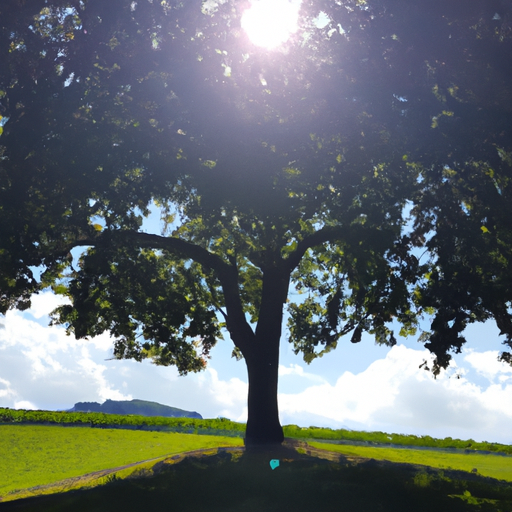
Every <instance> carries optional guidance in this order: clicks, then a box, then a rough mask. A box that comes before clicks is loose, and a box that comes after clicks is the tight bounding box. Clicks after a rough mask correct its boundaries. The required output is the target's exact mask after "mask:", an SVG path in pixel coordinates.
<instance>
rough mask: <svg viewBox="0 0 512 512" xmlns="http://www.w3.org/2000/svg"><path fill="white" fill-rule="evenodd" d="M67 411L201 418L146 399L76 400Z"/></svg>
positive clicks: (195, 414)
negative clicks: (102, 401)
mask: <svg viewBox="0 0 512 512" xmlns="http://www.w3.org/2000/svg"><path fill="white" fill-rule="evenodd" d="M67 412H104V413H106V414H137V415H139V416H164V417H166V418H197V419H200V420H202V419H203V417H202V416H201V415H200V414H199V413H197V412H190V411H184V410H183V409H177V408H176V407H169V406H168V405H162V404H159V403H157V402H148V401H146V400H107V401H106V402H104V403H102V404H99V403H98V402H77V403H76V404H75V405H74V407H73V408H72V409H69V411H67Z"/></svg>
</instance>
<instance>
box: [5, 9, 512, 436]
mask: <svg viewBox="0 0 512 512" xmlns="http://www.w3.org/2000/svg"><path fill="white" fill-rule="evenodd" d="M243 8H244V3H243V2H236V1H234V0H226V1H225V2H220V3H218V4H217V3H210V2H208V3H204V2H203V1H202V0H190V1H187V2H178V1H173V0H169V1H164V2H146V1H141V2H132V1H131V0H109V2H108V3H105V2H103V1H102V0H53V1H52V2H47V1H46V0H34V1H32V2H19V1H18V0H6V1H5V2H2V6H1V7H0V19H1V20H2V21H1V23H0V58H1V59H2V62H3V63H4V64H3V66H2V70H1V72H0V115H1V116H2V133H1V136H0V137H1V138H0V142H1V147H0V157H1V160H0V212H1V219H2V220H1V224H0V230H1V232H0V235H1V236H0V311H2V312H5V311H6V310H7V309H9V308H12V307H17V308H26V307H28V306H29V303H30V294H31V293H32V292H37V291H39V290H41V289H43V288H45V287H49V286H51V287H52V288H53V289H54V291H56V292H58V293H61V294H63V295H65V296H67V297H68V298H69V299H70V301H71V305H65V306H62V307H61V308H59V309H58V310H57V311H56V312H55V314H54V319H53V321H54V323H57V324H58V323H62V324H64V325H65V326H66V328H67V330H68V332H69V333H73V334H74V335H75V336H78V337H86V336H94V335H98V334H101V333H103V332H110V333H112V334H113V336H114V338H115V348H114V356H115V357H117V358H134V359H136V360H141V359H144V358H150V359H152V360H153V361H154V362H155V363H157V364H164V365H168V364H173V365H176V367H177V368H178V370H179V372H180V373H181V374H186V373H187V372H189V371H200V370H201V369H203V368H204V367H205V365H206V360H207V359H208V357H209V353H210V350H211V349H212V347H213V346H214V344H215V343H216V341H217V340H218V339H220V337H221V333H222V332H223V331H227V333H229V336H230V338H231V340H232V341H233V343H234V355H236V356H237V357H238V358H240V357H244V358H245V360H246V363H247V368H248V372H249V389H250V391H249V400H248V414H249V418H248V425H247V437H248V439H250V440H251V442H253V441H254V442H270V441H272V442H280V441H281V440H282V429H281V426H280V424H279V419H278V408H277V371H278V370H277V369H278V358H279V351H278V346H279V338H280V336H281V331H282V318H283V308H284V305H285V304H287V301H288V295H289V288H290V286H293V287H294V288H295V289H296V290H298V291H299V292H300V293H301V294H303V300H299V301H296V302H290V303H289V304H288V311H289V314H290V323H289V325H288V332H287V337H288V341H289V342H290V343H292V345H293V349H294V351H295V352H296V353H297V354H298V353H301V354H302V355H303V357H304V359H305V361H307V362H311V361H312V360H314V359H315V358H316V357H321V356H322V355H324V354H326V353H328V352H329V351H330V350H332V349H334V348H335V347H336V346H337V343H338V342H339V341H340V339H341V338H342V337H343V336H345V335H348V334H350V336H351V338H350V339H351V341H352V342H354V343H357V342H359V341H360V340H361V339H362V333H363V332H368V333H370V334H372V335H373V336H374V337H375V340H376V342H377V343H381V344H386V345H389V346H392V345H393V344H395V343H396V336H395V333H394V332H393V330H392V328H391V325H392V323H393V322H394V321H398V322H399V324H401V327H400V333H399V334H401V335H404V336H407V335H412V334H415V333H416V331H417V329H418V325H419V320H420V318H421V317H422V316H423V315H427V316H430V317H431V319H432V322H431V326H430V329H429V330H428V331H427V332H423V333H421V335H420V340H421V341H423V342H425V344H426V347H427V348H429V349H430V350H431V352H432V353H433V354H434V355H435V361H434V364H433V367H432V371H433V372H434V374H438V373H439V372H440V371H441V369H442V368H446V367H447V365H448V364H449V362H450V358H451V355H450V353H451V352H459V351H460V350H461V347H462V346H463V344H464V343H465V338H464V335H463V331H464V329H465V328H466V326H467V325H468V324H470V323H472V322H480V321H484V320H487V319H489V318H494V319H495V320H496V322H497V324H498V326H499V328H500V331H501V332H502V333H503V334H504V335H506V339H505V344H506V345H507V346H509V345H512V319H511V315H510V304H511V303H512V295H511V293H512V276H511V274H510V269H509V267H508V265H507V262H508V261H509V260H510V258H511V256H512V254H511V253H510V251H511V247H512V243H511V242H512V239H511V237H510V223H509V218H510V213H511V211H510V204H512V201H511V198H510V191H511V188H510V178H511V161H512V159H511V156H510V155H511V153H512V147H511V143H510V141H511V140H512V125H511V119H512V116H511V115H510V113H511V109H512V94H511V88H510V84H511V83H512V80H511V78H512V76H511V73H512V71H510V70H512V65H511V64H512V63H511V62H510V59H511V58H512V48H511V45H512V30H511V4H510V1H509V0H468V1H467V2H465V6H464V9H460V8H459V7H458V6H456V5H455V4H454V3H453V2H439V1H436V2H432V1H431V0H420V1H416V2H413V3H411V2H409V1H406V0H393V1H391V2H390V1H388V0H366V1H364V2H363V1H359V0H357V1H356V0H348V1H347V2H344V3H342V2H334V3H333V2H327V1H324V0H304V1H303V2H302V8H301V26H300V30H298V31H297V33H296V34H295V35H294V36H293V37H292V38H291V39H290V40H289V41H288V42H287V43H286V44H285V45H284V46H283V47H282V48H280V49H278V50H276V51H264V50H257V49H256V48H255V47H254V46H252V45H251V43H250V42H249V41H248V39H247V37H246V36H245V35H244V33H243V32H242V31H241V30H240V29H239V28H238V27H239V20H240V16H241V13H242V10H243ZM320 14H322V16H323V17H324V18H325V19H326V20H327V22H326V25H325V26H323V27H322V28H321V27H320V26H319V25H318V23H316V21H315V20H317V19H318V16H319V15H320ZM5 119H7V121H4V120H5ZM151 204H157V205H158V207H159V208H160V210H161V214H162V219H163V225H164V228H163V232H162V234H161V235H157V234H148V233H145V232H144V231H142V230H141V225H142V221H143V219H144V217H145V216H147V214H148V212H149V209H148V208H149V205H151ZM407 208H410V219H408V218H406V216H405V212H406V209H407ZM77 247H80V248H82V249H84V252H83V253H82V255H81V256H80V258H79V262H78V264H76V262H75V263H73V256H72V255H71V252H70V251H71V250H72V249H74V248H77ZM34 267H39V268H42V269H43V274H42V276H41V279H37V278H36V275H35V274H34ZM511 357H512V356H511V355H510V354H509V353H508V352H504V353H503V354H502V356H501V358H502V360H503V361H509V362H510V360H511ZM425 366H426V365H425Z"/></svg>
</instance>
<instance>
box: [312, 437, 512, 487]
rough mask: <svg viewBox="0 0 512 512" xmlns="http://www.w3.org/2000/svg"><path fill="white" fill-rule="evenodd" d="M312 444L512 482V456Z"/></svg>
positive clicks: (316, 446)
mask: <svg viewBox="0 0 512 512" xmlns="http://www.w3.org/2000/svg"><path fill="white" fill-rule="evenodd" d="M309 444H310V445H311V446H313V447H315V448H320V449H322V450H329V451H333V452H339V453H341V454H343V455H349V456H350V455H354V456H358V457H367V458H370V459H376V460H388V461H390V462H405V463H408V464H422V465H424V466H431V467H434V468H440V469H457V470H462V471H472V470H473V469H475V468H476V469H477V470H478V474H480V475H482V476H490V477H492V478H497V479H499V480H507V481H509V482H511V481H512V457H510V456H500V455H483V454H477V453H469V454H463V453H449V452H442V451H435V450H409V449H400V448H399V449H396V448H375V447H369V446H350V445H340V444H328V443H317V442H309Z"/></svg>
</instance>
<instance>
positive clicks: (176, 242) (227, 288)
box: [75, 231, 254, 352]
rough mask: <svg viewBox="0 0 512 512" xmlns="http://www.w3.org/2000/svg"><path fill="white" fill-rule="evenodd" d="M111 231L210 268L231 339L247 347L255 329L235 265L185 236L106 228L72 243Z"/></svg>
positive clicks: (93, 242)
mask: <svg viewBox="0 0 512 512" xmlns="http://www.w3.org/2000/svg"><path fill="white" fill-rule="evenodd" d="M112 234H113V235H114V237H115V238H116V239H118V240H119V239H121V240H122V241H123V242H124V243H132V244H134V245H136V246H138V247H147V248H151V249H162V250H166V251H169V252H172V253H174V254H177V255H179V256H181V257H184V258H189V259H191V260H193V261H195V262H197V263H199V264H200V265H201V266H203V267H204V268H207V269H211V270H213V271H214V272H215V273H216V274H217V276H218V278H219V280H220V283H221V286H222V290H223V293H224V300H225V304H226V312H227V316H226V315H225V314H224V313H223V314H224V316H225V318H226V325H227V329H228V331H229V333H230V335H231V339H232V341H233V343H234V344H235V345H236V346H237V347H238V348H240V350H242V352H243V351H244V350H247V349H248V347H249V343H250V341H251V340H252V339H253V338H254V332H253V330H252V328H251V326H250V325H249V323H248V322H247V320H246V318H245V313H244V310H243V306H242V301H241V299H240V293H239V286H238V273H237V268H236V265H230V264H229V263H226V262H225V261H223V260H222V259H221V258H220V257H219V256H217V255H216V254H213V253H211V252H210V251H208V250H207V249H205V248H203V247H200V246H199V245H196V244H193V243H191V242H187V241H186V240H182V239H180V238H174V237H164V236H160V235H153V234H149V233H141V232H135V231H116V232H114V233H108V232H106V233H105V234H102V235H99V236H98V237H97V238H94V239H84V240H81V241H80V242H79V243H76V244H75V246H78V245H81V246H84V245H91V246H97V245H101V244H102V242H103V241H104V240H105V239H107V238H108V236H109V235H112Z"/></svg>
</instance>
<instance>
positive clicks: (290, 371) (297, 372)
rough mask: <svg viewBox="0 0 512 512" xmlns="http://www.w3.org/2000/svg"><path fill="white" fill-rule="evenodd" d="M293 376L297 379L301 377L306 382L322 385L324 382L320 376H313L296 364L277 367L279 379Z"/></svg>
mask: <svg viewBox="0 0 512 512" xmlns="http://www.w3.org/2000/svg"><path fill="white" fill-rule="evenodd" d="M288 375H294V376H298V377H302V378H304V379H307V380H312V381H315V382H320V383H324V382H326V380H325V379H324V378H323V377H321V376H320V375H315V374H314V373H310V372H305V371H304V368H302V366H300V365H298V364H291V365H290V366H289V367H287V366H284V365H282V364H280V365H279V378H281V377H284V376H288Z"/></svg>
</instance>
